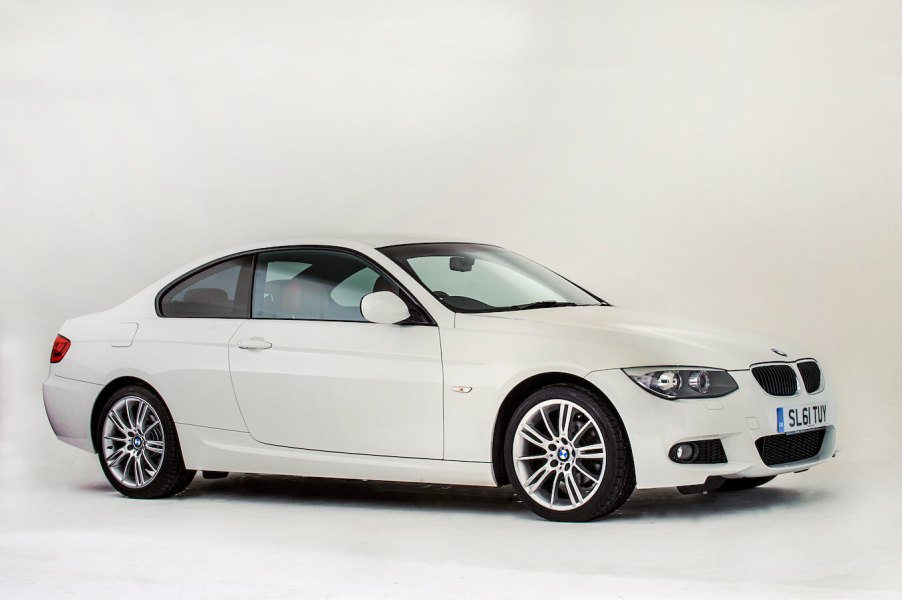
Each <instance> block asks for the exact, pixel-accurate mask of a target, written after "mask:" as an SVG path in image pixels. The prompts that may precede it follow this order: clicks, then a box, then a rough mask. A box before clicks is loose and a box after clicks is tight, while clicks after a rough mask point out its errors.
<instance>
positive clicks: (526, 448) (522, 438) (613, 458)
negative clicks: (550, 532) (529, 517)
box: [504, 384, 636, 521]
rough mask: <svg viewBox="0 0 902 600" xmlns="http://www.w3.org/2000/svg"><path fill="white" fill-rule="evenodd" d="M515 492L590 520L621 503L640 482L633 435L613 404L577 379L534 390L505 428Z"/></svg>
mask: <svg viewBox="0 0 902 600" xmlns="http://www.w3.org/2000/svg"><path fill="white" fill-rule="evenodd" d="M504 448H505V467H506V469H507V473H508V478H509V479H510V481H511V484H512V485H513V487H514V489H515V490H516V492H517V496H518V497H519V498H520V500H521V501H522V502H523V503H524V504H525V505H527V506H528V507H529V508H530V509H531V510H532V511H533V512H535V513H536V514H537V515H539V516H541V517H543V518H545V519H549V520H551V521H589V520H592V519H595V518H598V517H601V516H604V515H606V514H609V513H611V512H613V511H615V510H617V509H618V508H619V507H620V506H621V505H622V504H623V503H624V502H626V500H627V498H629V496H630V494H631V493H632V492H633V489H634V488H635V487H636V478H635V472H634V470H633V461H632V456H631V454H630V447H629V441H628V439H627V436H626V432H625V430H624V428H623V425H622V424H621V423H620V419H619V417H618V416H617V414H616V413H615V412H614V410H613V409H612V408H611V407H610V406H609V405H607V404H606V403H604V402H600V401H599V400H598V399H597V398H596V397H595V396H594V395H593V394H591V393H590V392H588V391H587V390H584V389H583V388H580V387H577V386H573V385H565V384H561V385H550V386H547V387H544V388H541V389H539V390H538V391H536V392H534V393H533V394H531V395H530V396H529V397H528V398H527V399H526V400H525V401H524V402H523V404H522V405H520V407H519V408H518V409H517V410H516V412H515V413H514V415H513V417H512V419H511V422H510V424H509V425H508V428H507V434H506V436H505V446H504Z"/></svg>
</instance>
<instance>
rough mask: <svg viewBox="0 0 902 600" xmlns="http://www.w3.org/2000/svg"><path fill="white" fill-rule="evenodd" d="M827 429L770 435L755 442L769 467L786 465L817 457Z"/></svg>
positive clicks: (762, 458)
mask: <svg viewBox="0 0 902 600" xmlns="http://www.w3.org/2000/svg"><path fill="white" fill-rule="evenodd" d="M826 433H827V432H826V430H825V429H815V430H813V431H803V432H801V433H784V434H780V435H768V436H766V437H763V438H758V439H757V440H755V446H757V448H758V454H760V455H761V460H762V461H764V464H766V465H767V466H768V467H770V466H773V465H785V464H788V463H794V462H798V461H800V460H805V459H807V458H811V457H812V456H817V455H818V454H820V451H821V444H823V443H824V435H826Z"/></svg>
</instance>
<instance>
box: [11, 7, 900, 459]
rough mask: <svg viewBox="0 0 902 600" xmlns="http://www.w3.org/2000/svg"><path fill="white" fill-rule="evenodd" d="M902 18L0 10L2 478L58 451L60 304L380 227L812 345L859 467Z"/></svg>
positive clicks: (881, 284) (884, 321)
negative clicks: (489, 252) (489, 251)
mask: <svg viewBox="0 0 902 600" xmlns="http://www.w3.org/2000/svg"><path fill="white" fill-rule="evenodd" d="M900 31H902V5H900V4H898V3H892V2H876V1H873V2H867V1H865V2H849V1H832V2H831V1H823V0H818V1H793V2H751V1H750V2H730V3H726V2H719V1H711V2H697V1H690V2H681V3H676V2H666V1H662V2H631V3H618V4H613V3H603V2H597V1H594V2H584V3H577V2H567V3H559V2H524V1H512V2H480V1H473V2H444V3H438V2H422V1H416V0H412V1H409V2H379V3H376V2H365V1H362V2H318V3H316V2H253V3H246V2H245V3H242V2H184V1H178V2H154V3H147V2H96V3H84V2H42V1H29V2H9V1H7V2H2V3H0V203H2V207H0V250H2V257H3V258H2V260H0V279H2V281H3V282H4V283H3V291H2V294H0V336H2V337H0V392H2V395H0V420H2V423H0V432H2V433H3V438H2V439H3V442H0V450H2V452H3V455H4V456H5V457H7V458H9V457H17V459H16V461H15V465H12V466H9V467H8V468H10V469H13V470H15V471H17V472H23V473H24V472H27V471H29V470H30V469H31V467H32V466H33V465H38V464H47V463H50V462H55V461H67V460H71V459H70V458H69V456H70V453H71V452H74V450H70V449H68V448H66V447H64V446H63V445H62V444H57V443H56V442H55V441H54V440H53V438H52V435H51V434H50V431H49V427H48V426H47V424H46V420H45V418H44V415H43V408H42V406H41V403H40V392H39V385H40V382H41V380H42V378H43V376H44V375H45V374H46V368H47V366H46V365H47V357H48V354H49V351H50V344H51V341H52V339H53V337H54V335H55V333H56V331H57V328H58V327H59V325H60V323H61V322H62V321H63V320H64V319H66V318H67V317H70V316H74V315H78V314H82V313H86V312H92V311H95V310H100V309H104V308H107V307H109V306H112V305H114V304H117V303H118V302H120V301H121V300H123V299H125V298H126V297H128V296H129V295H131V294H132V293H134V292H135V291H137V290H138V289H140V288H142V287H143V286H145V285H146V284H147V283H149V282H151V281H154V280H155V279H157V278H158V277H160V276H162V275H163V274H165V273H167V272H169V271H171V270H173V269H175V268H177V267H178V266H180V265H181V264H182V263H185V262H187V261H190V260H192V259H194V258H196V257H199V256H200V255H203V254H205V253H208V252H211V251H215V250H217V249H219V248H222V247H229V246H232V245H235V244H239V243H243V242H245V241H254V240H267V239H272V238H284V237H291V236H300V235H305V234H317V233H337V234H342V233H353V232H362V231H366V232H374V233H394V232H426V233H431V234H438V235H443V236H447V237H449V238H453V237H458V236H462V237H466V238H471V239H481V240H485V241H488V242H493V243H498V244H501V245H504V246H507V247H510V248H511V249H514V250H516V251H518V252H521V253H523V254H526V255H527V256H530V257H532V258H534V259H536V260H538V261H539V262H542V263H544V264H547V265H548V266H550V267H551V268H553V269H555V270H558V271H559V272H562V273H563V274H565V275H566V276H568V277H570V278H572V279H575V280H576V281H578V282H580V283H582V284H584V285H585V286H587V287H588V288H590V289H592V290H593V291H595V292H596V293H598V294H599V295H601V296H602V297H603V298H605V299H608V300H609V301H611V302H612V303H614V304H617V305H622V306H628V307H634V308H641V309H645V310H653V311H658V312H663V313H669V314H674V315H683V316H688V317H693V318H697V319H702V320H708V321H714V322H723V323H726V324H729V325H733V326H736V327H740V328H746V329H751V330H756V331H761V332H764V333H767V334H770V335H772V336H773V338H774V340H775V342H774V343H775V345H778V344H779V340H780V339H790V340H793V341H795V342H799V343H801V344H803V346H804V347H807V348H810V349H811V350H810V351H811V354H812V355H813V356H816V357H818V358H820V359H821V361H822V364H823V366H824V369H825V373H826V376H827V377H828V378H829V379H830V380H831V382H832V384H833V385H834V386H835V387H836V388H837V389H838V390H839V392H840V396H841V397H842V399H843V405H842V421H841V426H842V429H841V431H840V445H841V447H842V448H843V451H844V453H845V455H846V456H848V457H849V458H850V459H852V458H855V457H858V458H860V459H864V458H865V457H869V456H870V457H873V456H880V453H881V452H883V453H884V455H885V453H886V452H887V450H888V447H889V446H890V445H891V444H897V442H896V441H894V440H892V436H896V437H898V435H899V432H900V426H899V421H900V418H902V402H900V401H899V397H900V394H899V389H898V388H899V377H898V375H897V374H896V372H897V369H898V368H899V363H900V361H902V352H900V342H899V340H900V339H902V231H900V224H902V77H900V72H902V35H900ZM35 440H37V441H35ZM23 445H27V446H28V452H27V455H26V454H25V453H22V454H19V451H18V450H17V448H21V447H22V446H23Z"/></svg>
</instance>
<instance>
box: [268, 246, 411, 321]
mask: <svg viewBox="0 0 902 600" xmlns="http://www.w3.org/2000/svg"><path fill="white" fill-rule="evenodd" d="M254 281H255V283H254V300H253V311H252V314H253V316H254V317H256V318H258V319H303V320H315V321H365V320H366V319H364V318H363V315H361V314H360V301H361V300H362V299H363V297H364V296H366V295H367V294H369V293H371V292H373V291H374V290H375V291H381V290H392V291H394V292H395V293H398V288H397V286H395V285H394V284H392V283H390V282H389V281H388V280H387V279H386V278H385V277H383V276H382V275H381V274H380V273H379V272H377V271H376V270H375V269H374V268H373V267H372V266H371V265H370V264H369V263H368V262H367V261H365V260H364V259H362V258H359V257H357V256H355V255H353V254H349V253H346V252H340V251H336V250H313V249H311V250H304V249H299V250H277V251H273V252H264V253H261V254H260V256H259V258H258V259H257V273H256V277H255V280H254Z"/></svg>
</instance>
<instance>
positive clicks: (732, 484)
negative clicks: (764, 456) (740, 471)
mask: <svg viewBox="0 0 902 600" xmlns="http://www.w3.org/2000/svg"><path fill="white" fill-rule="evenodd" d="M774 477H776V475H771V476H770V477H743V478H742V479H725V480H724V482H723V485H722V486H720V487H719V488H717V490H716V491H718V492H741V491H742V490H750V489H752V488H756V487H758V486H759V485H764V484H765V483H767V482H768V481H770V480H772V479H773V478H774Z"/></svg>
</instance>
